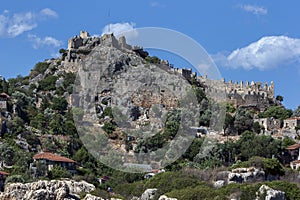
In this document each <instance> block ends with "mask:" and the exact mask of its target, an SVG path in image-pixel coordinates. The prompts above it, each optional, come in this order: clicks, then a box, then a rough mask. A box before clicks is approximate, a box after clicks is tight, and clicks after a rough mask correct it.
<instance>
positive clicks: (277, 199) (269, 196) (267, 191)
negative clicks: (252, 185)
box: [256, 185, 286, 200]
mask: <svg viewBox="0 0 300 200" xmlns="http://www.w3.org/2000/svg"><path fill="white" fill-rule="evenodd" d="M256 194H257V197H256V200H260V199H261V198H260V197H262V196H265V200H286V197H285V192H283V191H280V190H274V189H272V188H270V187H269V186H266V185H262V186H261V187H260V188H259V190H258V192H257V193H256Z"/></svg>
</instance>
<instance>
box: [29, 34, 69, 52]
mask: <svg viewBox="0 0 300 200" xmlns="http://www.w3.org/2000/svg"><path fill="white" fill-rule="evenodd" d="M28 38H29V39H30V41H32V47H33V48H35V49H39V48H41V47H45V46H49V47H59V46H61V45H62V44H63V42H62V41H59V40H57V39H55V38H53V37H49V36H47V37H44V38H40V37H38V36H36V35H32V34H29V35H28Z"/></svg>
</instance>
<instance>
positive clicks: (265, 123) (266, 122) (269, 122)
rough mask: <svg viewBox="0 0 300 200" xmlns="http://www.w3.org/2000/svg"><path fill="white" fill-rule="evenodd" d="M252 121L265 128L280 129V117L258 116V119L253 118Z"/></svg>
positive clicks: (269, 129)
mask: <svg viewBox="0 0 300 200" xmlns="http://www.w3.org/2000/svg"><path fill="white" fill-rule="evenodd" d="M254 122H258V123H259V125H261V126H262V127H264V128H265V130H268V131H271V130H274V129H276V130H278V129H280V124H281V122H280V119H274V118H273V117H271V118H260V119H254Z"/></svg>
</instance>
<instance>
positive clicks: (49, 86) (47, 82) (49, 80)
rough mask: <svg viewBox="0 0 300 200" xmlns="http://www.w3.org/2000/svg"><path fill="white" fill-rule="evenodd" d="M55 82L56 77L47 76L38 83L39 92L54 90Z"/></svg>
mask: <svg viewBox="0 0 300 200" xmlns="http://www.w3.org/2000/svg"><path fill="white" fill-rule="evenodd" d="M56 81H57V77H56V76H48V77H46V78H45V79H43V80H41V81H39V90H43V91H50V90H55V89H56V86H55V83H56Z"/></svg>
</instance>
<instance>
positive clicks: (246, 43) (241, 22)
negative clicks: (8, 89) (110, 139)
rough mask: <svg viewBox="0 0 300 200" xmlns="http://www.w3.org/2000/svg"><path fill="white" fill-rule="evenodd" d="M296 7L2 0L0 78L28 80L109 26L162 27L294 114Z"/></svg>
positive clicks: (294, 3)
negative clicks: (264, 86) (266, 89)
mask: <svg viewBox="0 0 300 200" xmlns="http://www.w3.org/2000/svg"><path fill="white" fill-rule="evenodd" d="M299 8H300V1H298V0H290V1H286V2H284V1H269V0H260V1H258V0H252V1H250V0H248V1H238V0H211V1H196V0H195V1H177V0H173V1H171V0H169V1H151V0H143V1H141V0H139V1H138V0H131V1H121V0H120V1H99V0H87V1H58V0H51V1H50V0H43V1H40V0H31V1H28V0H23V1H16V0H9V1H8V0H0V53H1V60H0V75H3V76H4V77H6V78H10V77H15V76H16V75H18V74H21V75H27V74H28V73H29V71H30V69H31V68H32V67H33V66H34V64H35V63H36V62H38V61H42V60H44V59H46V58H51V57H52V56H55V55H57V52H58V50H59V49H60V48H66V46H67V40H68V38H70V37H72V36H74V35H75V34H78V33H79V31H80V30H87V31H89V32H90V34H91V35H94V34H97V35H100V34H101V33H102V32H103V28H104V27H105V25H107V24H108V23H112V24H115V26H113V25H112V27H113V28H114V30H115V31H118V30H120V29H121V30H123V29H125V30H126V29H130V28H134V27H137V28H140V27H164V28H169V29H174V30H176V31H179V32H182V33H184V34H186V35H188V36H190V37H192V38H193V39H195V40H196V41H197V42H199V43H200V44H201V45H202V46H203V47H204V48H205V49H206V51H207V52H208V53H209V54H210V55H211V56H212V58H213V59H214V60H215V62H216V64H217V66H218V67H219V70H220V71H221V73H222V76H223V77H225V79H226V80H229V79H231V80H234V81H239V80H244V81H246V80H248V81H252V80H254V81H260V82H270V81H272V80H273V81H274V82H275V90H276V91H275V92H276V94H277V95H282V96H284V105H285V106H287V107H288V108H291V109H295V108H296V107H297V106H298V105H299V104H300V93H299V88H298V86H299V85H300V62H299V61H300V28H299V19H300V12H299ZM108 13H110V18H109V17H108ZM169 60H170V62H171V63H172V60H171V59H169ZM174 62H176V60H175V61H174ZM174 64H175V65H176V63H174ZM179 64H180V63H179ZM179 67H183V66H179Z"/></svg>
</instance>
